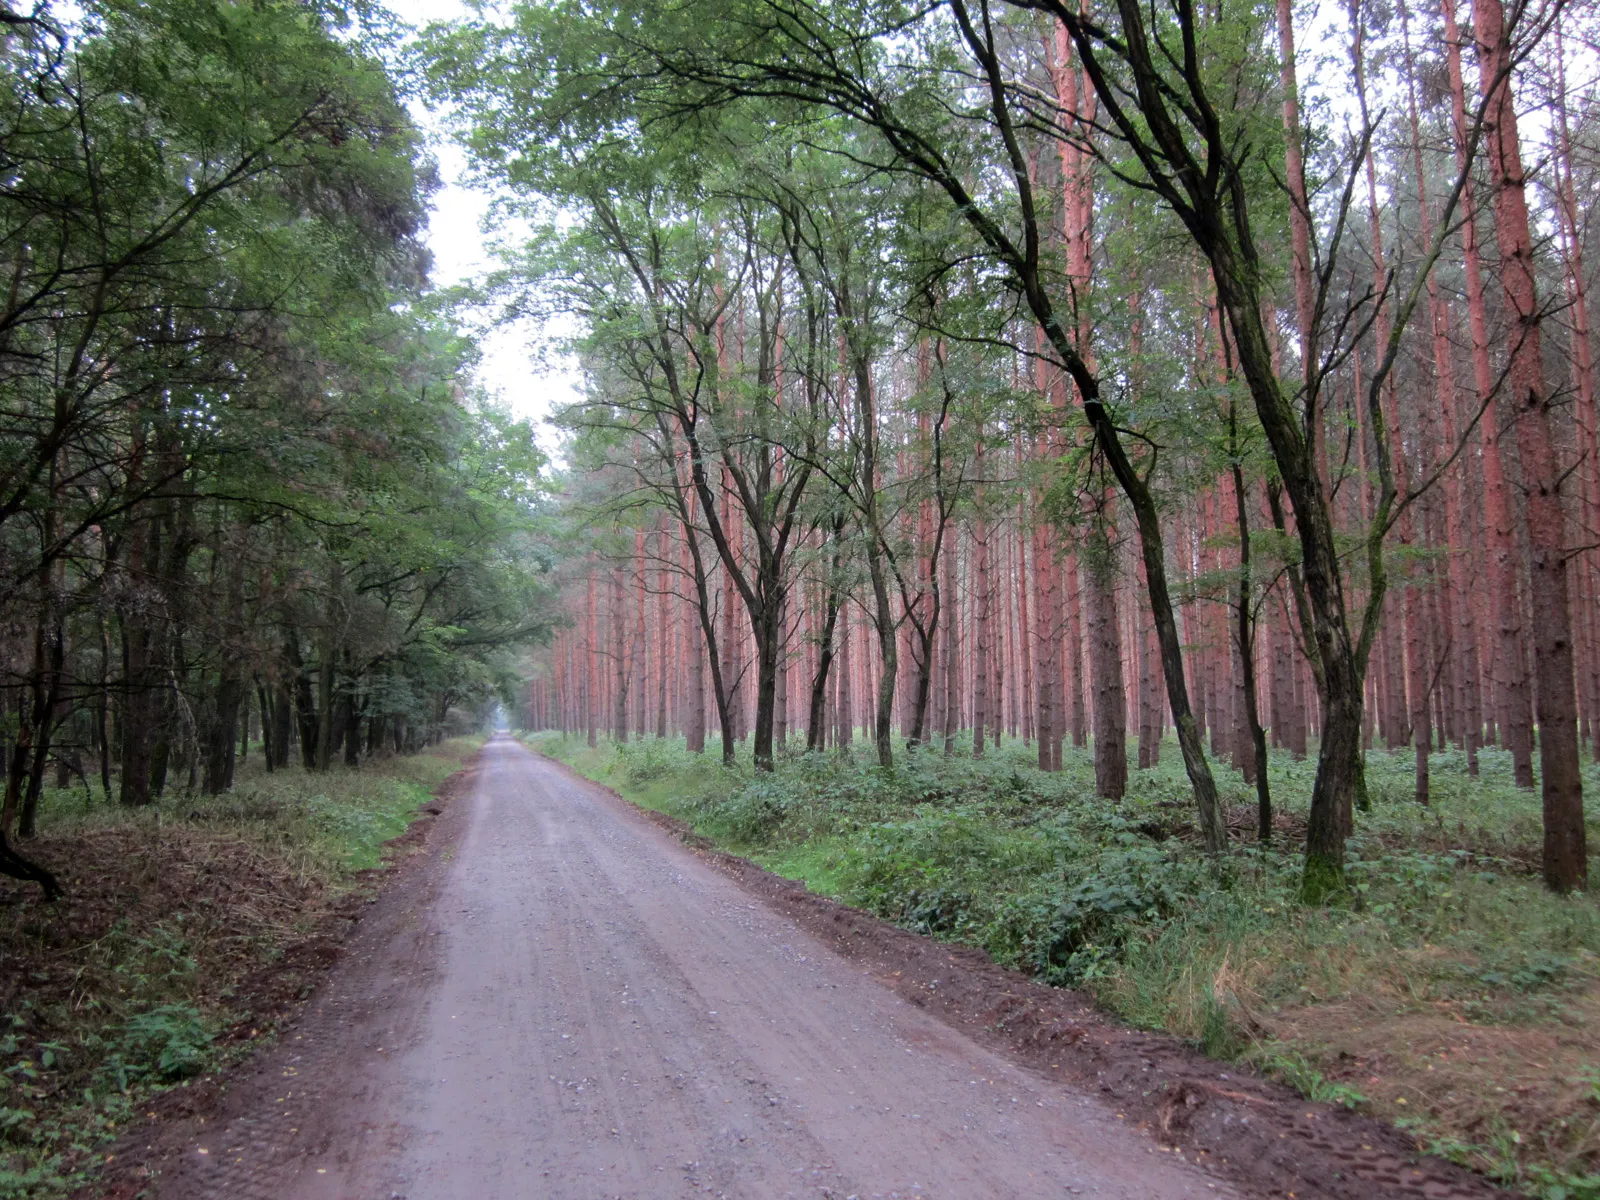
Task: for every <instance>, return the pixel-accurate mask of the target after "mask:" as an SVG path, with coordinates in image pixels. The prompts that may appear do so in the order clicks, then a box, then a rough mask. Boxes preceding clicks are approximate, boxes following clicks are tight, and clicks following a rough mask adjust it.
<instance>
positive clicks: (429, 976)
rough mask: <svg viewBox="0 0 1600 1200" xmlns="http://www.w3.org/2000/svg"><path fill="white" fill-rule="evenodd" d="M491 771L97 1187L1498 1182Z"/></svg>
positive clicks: (672, 833)
mask: <svg viewBox="0 0 1600 1200" xmlns="http://www.w3.org/2000/svg"><path fill="white" fill-rule="evenodd" d="M478 761H479V764H480V770H479V774H478V778H477V781H476V785H475V786H474V787H473V789H472V790H471V792H470V794H469V795H464V796H462V797H459V798H458V799H457V800H456V802H454V803H452V804H449V805H447V806H446V807H445V808H444V809H443V815H442V816H440V817H438V818H437V820H435V821H433V822H430V823H428V824H430V825H431V826H432V828H431V829H429V830H428V831H427V832H426V834H419V835H417V836H419V837H425V838H426V847H427V853H425V854H419V855H417V856H415V857H414V859H413V860H412V862H411V864H410V865H408V866H407V867H406V868H404V869H402V870H401V871H399V872H397V873H396V876H395V878H394V879H393V881H392V882H391V883H390V884H389V885H388V886H387V887H386V889H385V891H384V892H383V894H382V895H381V897H379V898H378V899H377V900H376V901H375V902H374V903H373V904H371V905H370V906H369V908H368V911H367V913H366V915H365V917H364V919H362V920H361V921H360V923H359V925H358V926H357V928H356V929H355V932H354V933H353V934H352V935H351V937H350V938H349V939H348V941H347V942H346V943H345V946H344V952H343V957H342V961H341V962H340V963H339V965H338V966H337V967H336V968H335V969H334V970H333V971H332V972H331V973H330V974H329V975H328V977H327V979H326V981H325V982H324V983H323V984H322V986H321V987H320V988H319V989H318V991H317V993H316V995H315V996H314V997H313V999H312V1000H311V1002H310V1003H309V1004H308V1005H307V1007H306V1009H305V1011H304V1015H303V1017H302V1018H301V1020H300V1021H299V1022H298V1023H297V1024H296V1025H295V1026H294V1027H293V1028H292V1029H291V1030H290V1031H289V1032H288V1034H287V1035H286V1036H285V1037H283V1038H282V1040H281V1041H280V1042H279V1043H278V1044H277V1045H276V1046H274V1047H272V1048H270V1049H268V1050H266V1051H263V1052H262V1053H261V1054H260V1055H258V1056H257V1059H256V1061H255V1062H254V1063H253V1064H252V1065H251V1066H250V1067H249V1068H248V1069H247V1070H245V1071H243V1072H241V1073H240V1075H239V1077H238V1080H237V1082H236V1083H234V1084H233V1086H231V1087H230V1088H229V1089H228V1090H227V1091H226V1092H225V1093H223V1094H221V1095H219V1096H217V1097H215V1098H214V1099H213V1101H212V1102H211V1103H209V1104H206V1105H200V1106H197V1107H196V1109H195V1111H193V1112H191V1113H188V1114H186V1115H183V1116H182V1117H180V1118H178V1119H168V1120H164V1121H160V1122H155V1123H152V1125H151V1127H150V1128H149V1129H147V1130H144V1131H140V1136H139V1137H137V1138H130V1139H129V1141H128V1143H127V1144H126V1148H125V1153H124V1155H123V1157H124V1158H125V1160H126V1161H125V1163H124V1164H123V1174H122V1175H121V1177H120V1179H118V1180H117V1181H114V1186H113V1187H112V1190H111V1191H110V1192H108V1193H107V1194H110V1195H115V1196H119V1197H121V1196H128V1197H131V1196H132V1195H134V1194H135V1192H137V1191H143V1192H144V1194H145V1195H148V1196H152V1197H159V1198H160V1200H192V1198H197V1197H222V1196H227V1197H242V1198H246V1200H248V1198H251V1197H261V1198H263V1200H266V1198H272V1200H290V1198H299V1197H305V1198H307V1200H320V1198H323V1197H350V1198H357V1197H361V1198H366V1197H391V1198H404V1200H433V1198H444V1197H450V1198H456V1197H468V1198H471V1200H496V1198H499V1197H529V1196H540V1197H553V1198H555V1197H559V1198H569V1197H570V1198H573V1200H577V1198H580V1197H582V1198H588V1197H601V1196H607V1197H610V1196H628V1197H649V1198H655V1197H679V1196H684V1197H687V1196H705V1195H713V1196H727V1197H769V1196H771V1197H778V1196H796V1197H798V1196H809V1197H818V1196H822V1197H830V1196H831V1197H838V1198H840V1200H844V1198H846V1197H860V1198H861V1200H865V1198H866V1197H868V1196H878V1197H892V1196H900V1197H912V1196H925V1197H935V1196H938V1197H956V1198H961V1200H966V1198H978V1197H996V1198H1000V1197H1005V1198H1010V1197H1019V1198H1021V1197H1033V1196H1039V1197H1045V1196H1049V1197H1057V1196H1063V1195H1084V1196H1102V1197H1152V1198H1154V1197H1162V1198H1166V1197H1173V1198H1178V1197H1196V1196H1208V1197H1209V1196H1232V1197H1236V1198H1239V1200H1245V1198H1249V1197H1265V1196H1293V1197H1297V1198H1298V1197H1352V1198H1353V1197H1362V1198H1368V1197H1384V1196H1407V1197H1409V1196H1421V1197H1436V1198H1439V1200H1445V1198H1457V1197H1459V1198H1467V1197H1487V1196H1494V1195H1498V1194H1500V1193H1497V1192H1495V1190H1494V1189H1492V1188H1491V1187H1489V1185H1487V1184H1486V1183H1484V1182H1483V1181H1482V1180H1480V1179H1478V1178H1477V1177H1475V1176H1473V1175H1471V1174H1469V1173H1467V1172H1464V1171H1462V1170H1459V1169H1457V1168H1455V1167H1452V1166H1450V1165H1449V1164H1446V1163H1442V1162H1439V1161H1436V1160H1433V1159H1428V1158H1425V1157H1421V1156H1419V1155H1418V1154H1417V1153H1416V1151H1415V1149H1414V1148H1413V1147H1412V1145H1411V1144H1410V1143H1409V1142H1408V1141H1407V1140H1406V1139H1405V1138H1404V1137H1403V1136H1402V1135H1400V1134H1399V1133H1397V1132H1396V1131H1394V1130H1393V1129H1391V1128H1389V1127H1387V1126H1383V1125H1380V1124H1378V1123H1377V1122H1374V1121H1370V1120H1366V1119H1363V1118H1360V1117H1358V1116H1355V1115H1353V1114H1350V1113H1348V1112H1345V1111H1343V1110H1339V1109H1333V1108H1329V1107H1327V1106H1321V1105H1315V1104H1308V1103H1306V1102H1305V1101H1303V1100H1301V1099H1299V1098H1298V1097H1297V1096H1295V1095H1294V1094H1293V1093H1291V1092H1289V1091H1287V1090H1286V1089H1283V1088H1280V1087H1277V1086H1275V1085H1272V1084H1270V1083H1266V1082H1263V1081H1260V1080H1257V1079H1254V1078H1251V1077H1248V1076H1241V1075H1240V1074H1239V1073H1237V1072H1235V1071H1232V1070H1229V1069H1224V1067H1223V1066H1222V1065H1220V1064H1218V1063H1216V1062H1214V1061H1211V1060H1208V1059H1206V1058H1204V1057H1203V1056H1200V1055H1198V1054H1196V1053H1195V1052H1193V1051H1192V1050H1190V1049H1188V1048H1186V1047H1185V1046H1183V1045H1181V1044H1180V1043H1178V1042H1176V1041H1174V1040H1173V1039H1171V1038H1167V1037H1163V1036H1159V1035H1155V1034H1150V1033H1144V1032H1140V1031H1137V1030H1130V1029H1128V1028H1126V1027H1125V1026H1121V1025H1119V1024H1117V1023H1116V1022H1114V1021H1113V1020H1111V1019H1109V1018H1107V1017H1105V1016H1103V1015H1101V1014H1099V1013H1098V1012H1096V1011H1095V1010H1094V1008H1093V1007H1092V1005H1090V1004H1089V1003H1088V1002H1087V1001H1086V1000H1085V999H1084V998H1083V997H1081V996H1078V995H1075V994H1073V993H1070V992H1063V991H1057V990H1053V989H1050V988H1047V987H1043V986H1041V985H1037V984H1034V983H1033V982H1031V981H1029V980H1027V979H1025V978H1023V977H1021V976H1019V975H1016V974H1014V973H1012V972H1008V971H1004V970H1002V969H1000V968H998V967H996V966H995V965H994V964H993V963H991V962H990V961H988V959H986V958H985V957H984V956H983V955H981V954H979V953H976V952H974V951H970V950H962V949H957V948H952V947H949V946H946V945H943V944H941V943H938V942H935V941H932V940H930V939H926V938H922V937H918V936H915V935H913V934H910V933H907V932H905V931H902V930H899V929H896V928H894V927H893V926H890V925H887V924H884V923H882V922H880V921H877V920H874V919H872V918H870V917H867V916H865V915H863V914H861V913H859V912H856V911H854V910H851V909H848V908H845V907H843V906H841V905H838V904H836V903H834V902H832V901H829V900H826V899H824V898H822V897H818V896H815V895H813V894H811V893H809V892H807V891H806V890H805V888H804V887H803V886H802V885H800V884H798V883H795V882H792V881H789V880H785V879H781V878H779V877H777V876H774V875H771V874H769V873H767V872H766V871H763V870H761V869H760V868H759V867H756V866H755V865H753V864H751V863H749V862H747V861H745V860H743V859H739V858H735V857H732V856H730V855H726V854H722V853H719V852H717V851H715V850H713V849H711V848H709V847H707V846H705V845H704V844H703V843H698V842H697V841H696V839H694V838H693V836H692V835H689V834H687V832H686V831H685V830H684V829H683V828H682V827H681V826H679V825H677V824H676V823H675V822H673V821H671V820H670V819H668V818H665V817H661V816H659V815H658V814H647V813H642V812H641V811H640V810H638V809H636V808H634V807H633V806H631V805H628V804H627V803H625V802H624V801H622V800H621V799H619V798H618V797H617V796H616V795H615V794H614V793H611V792H609V791H608V790H606V789H604V788H600V787H598V786H596V785H594V784H592V783H589V782H587V781H584V780H581V779H579V778H577V777H575V776H573V775H571V774H570V773H569V772H567V771H566V770H565V769H564V768H562V767H560V766H558V765H556V764H554V763H552V762H549V761H548V760H544V759H540V758H538V757H536V756H535V755H533V754H531V753H530V752H528V751H527V750H525V749H523V748H522V747H520V746H519V745H517V744H516V743H514V742H511V741H509V740H506V739H501V740H497V741H493V742H491V743H490V744H489V745H488V746H487V747H486V748H485V750H484V751H483V753H482V756H481V757H480V759H479V760H478ZM141 1146H142V1147H143V1149H141Z"/></svg>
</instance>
